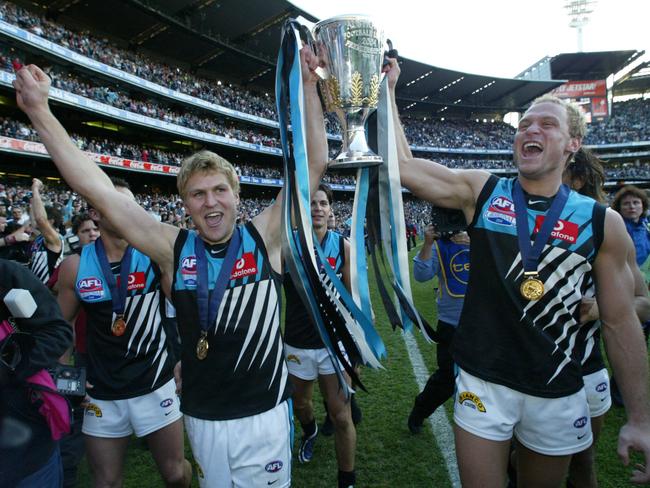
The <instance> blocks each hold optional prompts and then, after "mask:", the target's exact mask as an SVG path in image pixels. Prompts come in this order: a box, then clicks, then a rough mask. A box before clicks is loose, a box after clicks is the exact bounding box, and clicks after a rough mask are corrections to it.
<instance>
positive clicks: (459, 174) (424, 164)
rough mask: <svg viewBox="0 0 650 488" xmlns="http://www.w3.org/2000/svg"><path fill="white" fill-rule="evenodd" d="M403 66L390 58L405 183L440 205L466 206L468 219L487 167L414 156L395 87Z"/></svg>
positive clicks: (399, 156)
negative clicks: (471, 167) (455, 167)
mask: <svg viewBox="0 0 650 488" xmlns="http://www.w3.org/2000/svg"><path fill="white" fill-rule="evenodd" d="M399 74H400V68H399V64H398V62H397V59H394V58H389V65H388V67H387V71H386V76H387V78H388V89H389V91H390V96H391V105H392V107H393V122H394V125H395V138H396V143H397V157H398V159H399V171H400V179H401V182H402V185H403V186H404V187H406V188H408V189H409V190H410V191H411V192H412V193H413V194H414V195H415V196H416V197H418V198H421V199H423V200H427V201H429V202H432V203H434V204H436V205H438V206H440V207H446V208H457V209H461V210H463V212H464V213H465V218H466V219H467V221H468V222H471V221H472V218H473V217H474V206H475V204H476V199H477V197H478V195H479V193H480V192H481V189H482V188H483V185H485V182H486V181H487V179H488V178H489V176H490V174H489V173H488V172H487V171H480V170H451V169H449V168H447V167H445V166H443V165H441V164H438V163H434V162H432V161H427V160H426V159H420V158H415V157H413V154H412V153H411V149H410V147H409V144H408V140H407V139H406V135H405V133H404V128H403V127H402V123H401V121H400V119H399V111H398V109H397V102H396V98H395V87H396V86H397V80H398V78H399Z"/></svg>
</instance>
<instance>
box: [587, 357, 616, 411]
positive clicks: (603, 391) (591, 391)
mask: <svg viewBox="0 0 650 488" xmlns="http://www.w3.org/2000/svg"><path fill="white" fill-rule="evenodd" d="M582 380H583V381H584V382H585V391H586V392H587V403H588V404H589V415H590V416H591V417H592V418H593V417H600V416H601V415H605V413H607V411H608V410H609V409H610V407H611V406H612V396H611V394H610V389H609V375H608V374H607V369H606V368H603V369H601V370H599V371H596V372H595V373H591V374H588V375H585V376H583V377H582Z"/></svg>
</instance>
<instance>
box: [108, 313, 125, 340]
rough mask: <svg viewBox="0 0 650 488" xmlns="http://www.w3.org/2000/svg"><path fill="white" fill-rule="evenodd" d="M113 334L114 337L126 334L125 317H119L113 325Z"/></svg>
mask: <svg viewBox="0 0 650 488" xmlns="http://www.w3.org/2000/svg"><path fill="white" fill-rule="evenodd" d="M111 332H112V333H113V335H114V336H116V337H120V336H122V335H124V332H126V322H125V321H124V315H118V316H117V317H115V320H114V321H113V325H111Z"/></svg>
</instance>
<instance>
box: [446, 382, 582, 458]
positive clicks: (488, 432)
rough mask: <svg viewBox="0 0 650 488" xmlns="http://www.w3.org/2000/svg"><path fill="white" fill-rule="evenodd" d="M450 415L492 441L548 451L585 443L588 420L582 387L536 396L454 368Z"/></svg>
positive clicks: (553, 453) (571, 448)
mask: <svg viewBox="0 0 650 488" xmlns="http://www.w3.org/2000/svg"><path fill="white" fill-rule="evenodd" d="M454 421H455V422H456V425H458V426H459V427H461V428H462V429H463V430H466V431H468V432H470V433H472V434H474V435H477V436H479V437H482V438H484V439H490V440H493V441H505V440H509V439H511V438H512V436H513V434H514V435H515V436H516V437H517V440H518V441H519V442H521V443H522V444H523V445H524V446H525V447H527V448H528V449H530V450H532V451H535V452H537V453H540V454H546V455H548V456H565V455H568V454H574V453H576V452H580V451H583V450H584V449H586V448H587V447H589V446H590V445H591V442H592V434H591V422H590V421H589V408H588V407H587V396H586V393H585V390H584V388H583V389H581V390H580V391H579V392H577V393H574V394H573V395H569V396H566V397H561V398H541V397H536V396H532V395H526V394H525V393H521V392H518V391H516V390H513V389H512V388H508V387H506V386H502V385H497V384H495V383H490V382H488V381H484V380H481V379H479V378H476V377H475V376H472V375H470V374H469V373H467V372H466V371H463V370H462V369H459V372H458V376H457V377H456V392H455V394H454Z"/></svg>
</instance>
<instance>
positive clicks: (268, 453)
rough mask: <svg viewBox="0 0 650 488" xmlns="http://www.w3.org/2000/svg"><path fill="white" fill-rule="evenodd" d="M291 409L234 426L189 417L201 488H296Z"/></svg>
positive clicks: (276, 409)
mask: <svg viewBox="0 0 650 488" xmlns="http://www.w3.org/2000/svg"><path fill="white" fill-rule="evenodd" d="M292 415H293V414H292V412H291V403H290V401H285V402H282V403H280V404H279V405H277V406H276V407H274V408H272V409H271V410H267V411H266V412H262V413H259V414H257V415H251V416H249V417H243V418H239V419H231V420H203V419H199V418H196V417H192V416H190V415H185V417H184V420H185V431H186V432H187V437H188V438H189V440H190V444H191V446H192V453H193V454H194V459H195V460H196V465H195V469H196V473H197V476H198V478H199V484H200V485H201V488H222V487H235V488H248V487H261V486H264V487H269V486H271V487H273V488H284V487H288V486H290V485H291V438H292V435H291V433H292V428H293V424H292V422H291V417H292Z"/></svg>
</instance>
